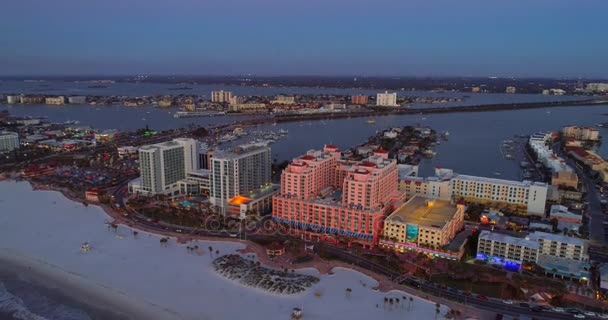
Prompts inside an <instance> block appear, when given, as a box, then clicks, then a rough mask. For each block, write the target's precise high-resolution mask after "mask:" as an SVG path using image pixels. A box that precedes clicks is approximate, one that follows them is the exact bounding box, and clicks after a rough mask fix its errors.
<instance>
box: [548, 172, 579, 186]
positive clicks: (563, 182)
mask: <svg viewBox="0 0 608 320" xmlns="http://www.w3.org/2000/svg"><path fill="white" fill-rule="evenodd" d="M551 185H554V186H559V187H564V188H573V189H578V175H577V174H576V172H573V171H558V172H554V173H553V174H552V176H551Z"/></svg>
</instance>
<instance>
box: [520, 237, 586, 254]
mask: <svg viewBox="0 0 608 320" xmlns="http://www.w3.org/2000/svg"><path fill="white" fill-rule="evenodd" d="M530 239H532V240H535V241H537V242H538V244H539V245H540V246H539V253H540V254H545V255H549V256H555V257H560V258H566V259H572V260H580V261H589V255H588V254H587V249H588V246H587V242H586V241H585V240H583V239H580V238H574V237H568V236H564V235H561V234H553V233H546V232H534V233H531V234H530Z"/></svg>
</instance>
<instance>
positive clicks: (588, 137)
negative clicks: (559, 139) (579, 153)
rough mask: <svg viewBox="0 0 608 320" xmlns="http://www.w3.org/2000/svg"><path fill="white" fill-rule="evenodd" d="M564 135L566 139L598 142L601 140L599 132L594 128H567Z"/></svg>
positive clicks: (563, 132) (563, 130)
mask: <svg viewBox="0 0 608 320" xmlns="http://www.w3.org/2000/svg"><path fill="white" fill-rule="evenodd" d="M562 134H563V135H564V137H566V138H573V139H576V140H583V141H598V140H599V139H600V132H599V130H597V129H595V128H592V127H579V126H565V127H564V128H563V129H562Z"/></svg>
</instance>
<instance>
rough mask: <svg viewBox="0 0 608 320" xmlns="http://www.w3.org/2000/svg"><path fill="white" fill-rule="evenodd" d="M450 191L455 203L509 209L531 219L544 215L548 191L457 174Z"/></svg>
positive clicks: (528, 183) (537, 186) (529, 184)
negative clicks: (460, 201) (461, 202)
mask: <svg viewBox="0 0 608 320" xmlns="http://www.w3.org/2000/svg"><path fill="white" fill-rule="evenodd" d="M451 190H452V197H453V198H454V199H456V200H459V199H463V200H465V201H467V202H475V203H485V204H490V205H497V206H508V207H512V209H514V210H516V211H519V212H522V213H526V214H530V215H539V216H544V215H545V205H546V202H547V190H548V186H547V184H546V183H542V182H531V181H523V182H519V181H510V180H503V179H493V178H484V177H475V176H468V175H460V174H459V175H456V176H455V177H454V178H452V188H451Z"/></svg>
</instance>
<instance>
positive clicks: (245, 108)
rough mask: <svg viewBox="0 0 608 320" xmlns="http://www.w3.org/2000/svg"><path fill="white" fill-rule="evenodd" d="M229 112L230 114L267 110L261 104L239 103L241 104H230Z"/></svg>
mask: <svg viewBox="0 0 608 320" xmlns="http://www.w3.org/2000/svg"><path fill="white" fill-rule="evenodd" d="M229 108H230V111H232V112H245V113H248V112H266V111H268V109H267V108H266V105H265V104H263V103H241V104H231V105H230V107H229Z"/></svg>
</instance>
